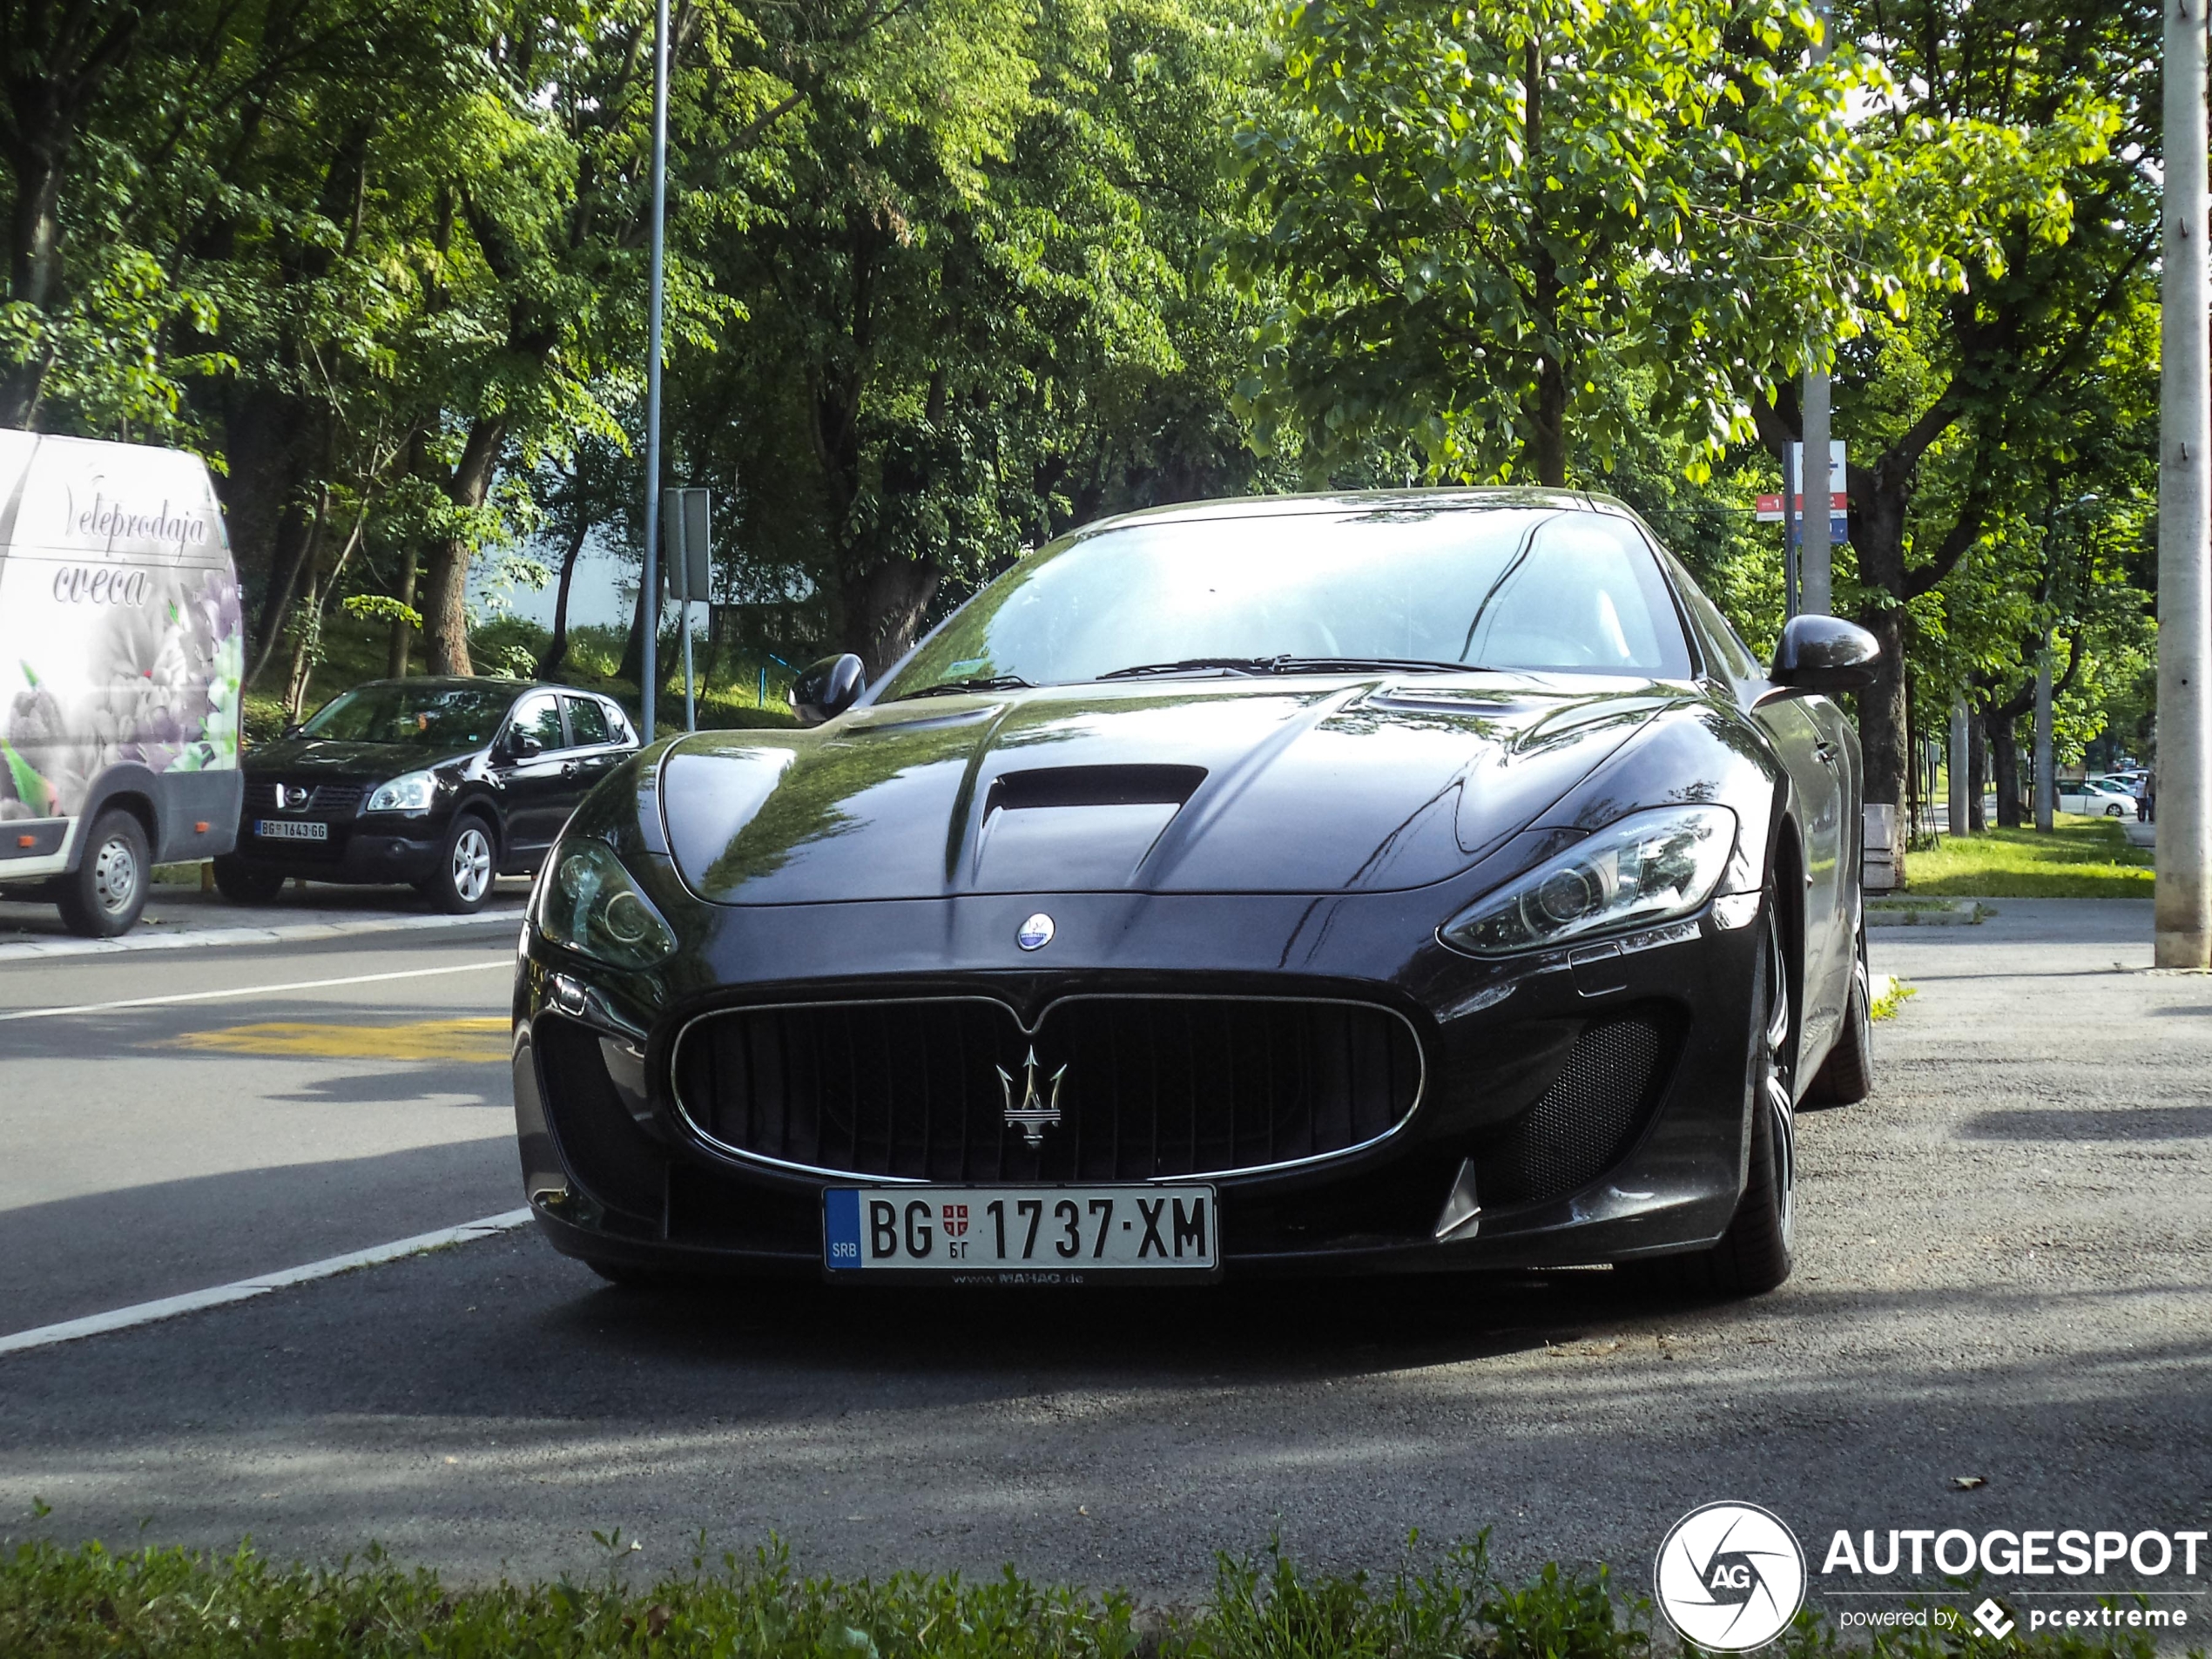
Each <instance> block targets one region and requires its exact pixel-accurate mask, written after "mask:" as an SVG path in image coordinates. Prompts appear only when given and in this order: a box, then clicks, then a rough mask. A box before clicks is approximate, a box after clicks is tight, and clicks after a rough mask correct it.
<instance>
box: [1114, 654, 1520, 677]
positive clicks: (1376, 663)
mask: <svg viewBox="0 0 2212 1659" xmlns="http://www.w3.org/2000/svg"><path fill="white" fill-rule="evenodd" d="M1207 669H1217V670H1219V671H1223V672H1225V673H1231V674H1326V673H1333V672H1336V671H1339V670H1341V671H1344V672H1346V673H1359V672H1363V671H1370V670H1381V671H1386V672H1389V673H1408V674H1411V673H1420V674H1471V673H1479V672H1480V669H1479V668H1477V666H1476V665H1475V664H1473V663H1440V662H1432V661H1430V660H1429V659H1427V658H1420V657H1291V656H1287V655H1286V656H1281V657H1186V658H1184V659H1183V660H1182V661H1181V662H1176V663H1139V664H1136V666H1135V667H1133V668H1116V669H1113V670H1111V671H1109V672H1107V673H1103V674H1101V675H1098V676H1097V677H1096V678H1099V679H1102V680H1126V679H1141V678H1144V677H1145V676H1147V675H1152V674H1194V673H1199V672H1203V671H1205V670H1207Z"/></svg>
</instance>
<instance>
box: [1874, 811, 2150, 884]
mask: <svg viewBox="0 0 2212 1659" xmlns="http://www.w3.org/2000/svg"><path fill="white" fill-rule="evenodd" d="M2055 825H2056V827H2055V828H2054V830H2053V832H2052V833H2050V834H2048V835H2045V834H2041V833H2039V832H2037V831H2035V830H2033V829H1992V830H1988V831H1984V832H1978V833H1974V834H1972V835H1950V836H1946V837H1945V838H1944V840H1943V844H1942V845H1941V846H1938V847H1936V848H1934V849H1932V851H1928V852H1916V853H1912V854H1911V855H1910V856H1909V857H1908V858H1907V859H1906V860H1905V886H1906V887H1907V888H1908V889H1909V890H1910V891H1912V892H1913V893H1915V894H1967V895H1971V896H1973V897H1976V898H1984V899H2148V898H2149V897H2150V896H2151V878H2152V871H2151V850H2150V848H2148V847H2147V846H2132V845H2130V844H2129V842H2128V837H2127V834H2126V833H2125V832H2124V831H2123V830H2122V829H2121V820H2120V819H2114V818H2083V817H2080V816H2077V815H2076V814H2074V813H2060V814H2058V816H2057V818H2056V819H2055Z"/></svg>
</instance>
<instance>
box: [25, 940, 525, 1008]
mask: <svg viewBox="0 0 2212 1659" xmlns="http://www.w3.org/2000/svg"><path fill="white" fill-rule="evenodd" d="M514 965H515V957H514V953H513V952H511V951H506V952H502V953H501V954H500V955H499V956H498V957H497V958H496V959H495V960H494V961H489V962H462V963H460V964H459V965H458V966H456V967H453V968H401V969H399V970H398V971H397V972H395V973H390V974H347V976H346V977H345V978H344V979H296V980H292V981H287V983H285V984H282V985H241V986H239V988H237V989H236V990H231V991H178V992H176V993H174V994H173V995H169V996H127V997H125V998H124V999H123V1000H122V1001H119V1002H78V1003H76V1004H73V1005H72V1006H71V1007H69V1008H14V1009H11V1010H10V1011H9V1012H8V1013H5V1014H0V1025H4V1024H6V1023H7V1022H9V1021H10V1020H52V1019H58V1018H59V1017H60V1016H61V1015H64V1014H105V1013H106V1012H107V1011H108V1010H109V1009H111V1008H158V1007H160V1006H162V1005H163V1004H165V1003H169V1002H212V1001H215V1000H216V999H218V998H219V997H226V996H268V995H273V994H277V993H281V992H285V991H320V990H322V989H324V988H326V987H328V986H332V985H374V984H376V983H378V982H379V981H384V980H394V979H428V978H429V977H430V976H431V975H432V974H475V973H480V972H482V970H483V969H485V968H506V969H508V970H509V972H512V971H513V969H514Z"/></svg>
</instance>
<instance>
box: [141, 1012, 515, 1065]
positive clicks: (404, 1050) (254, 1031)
mask: <svg viewBox="0 0 2212 1659" xmlns="http://www.w3.org/2000/svg"><path fill="white" fill-rule="evenodd" d="M507 1034H508V1021H507V1017H506V1015H491V1016H489V1017H488V1018H484V1019H475V1020H418V1021H415V1022H413V1023H412V1024H408V1025H334V1024H327V1023H324V1022H320V1021H314V1022H309V1021H292V1020H281V1021H272V1022H266V1023H265V1024H260V1025H233V1026H229V1027H226V1028H224V1029H223V1030H220V1031H188V1032H186V1033H185V1035H183V1036H180V1037H179V1038H178V1039H176V1041H177V1044H178V1046H179V1047H180V1048H185V1049H212V1050H213V1051H214V1052H216V1053H219V1054H255V1055H286V1056H291V1055H301V1056H307V1057H312V1058H314V1059H318V1060H492V1061H496V1060H504V1059H506V1058H507V1053H508V1042H507Z"/></svg>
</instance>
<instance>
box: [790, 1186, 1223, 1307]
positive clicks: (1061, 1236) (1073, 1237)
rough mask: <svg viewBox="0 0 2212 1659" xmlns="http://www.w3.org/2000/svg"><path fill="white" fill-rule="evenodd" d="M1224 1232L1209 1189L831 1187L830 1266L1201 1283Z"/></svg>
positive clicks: (827, 1209) (982, 1278) (972, 1277)
mask: <svg viewBox="0 0 2212 1659" xmlns="http://www.w3.org/2000/svg"><path fill="white" fill-rule="evenodd" d="M1220 1224H1221V1206H1220V1204H1219V1202H1218V1201H1217V1199H1216V1197H1215V1196H1214V1190H1213V1189H1212V1188H1211V1187H1207V1186H1173V1187H1168V1186H1143V1187H832V1188H830V1189H829V1190H827V1191H826V1192H824V1193H823V1194H822V1264H823V1266H824V1267H825V1268H826V1269H827V1270H828V1271H831V1272H833V1273H840V1274H842V1273H853V1274H867V1273H879V1274H880V1273H887V1272H896V1273H927V1274H931V1275H938V1276H941V1275H945V1274H952V1275H955V1276H964V1277H966V1278H968V1280H969V1281H970V1282H972V1283H975V1284H998V1283H1002V1282H1003V1283H1012V1282H1017V1281H1027V1282H1031V1283H1034V1282H1036V1281H1038V1280H1040V1279H1042V1280H1045V1281H1047V1282H1049V1283H1058V1284H1063V1285H1073V1284H1081V1283H1082V1281H1083V1280H1085V1279H1087V1278H1089V1277H1090V1276H1091V1275H1092V1274H1094V1273H1143V1272H1152V1273H1160V1272H1164V1273H1181V1274H1186V1275H1200V1274H1206V1273H1212V1272H1215V1271H1218V1270H1219V1268H1220V1265H1221V1250H1220V1242H1221V1241H1220V1231H1219V1230H1220Z"/></svg>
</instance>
